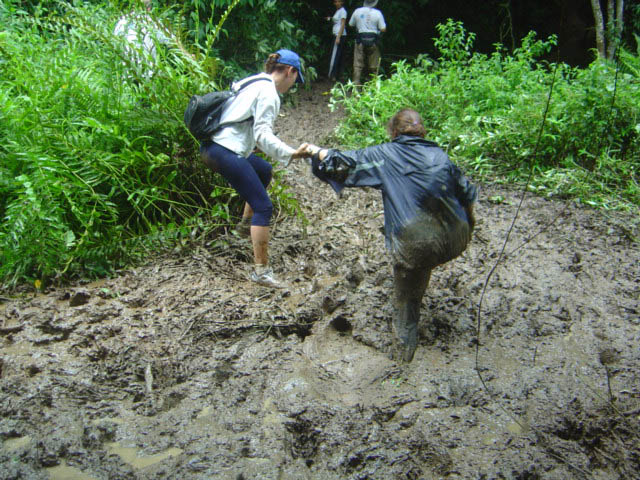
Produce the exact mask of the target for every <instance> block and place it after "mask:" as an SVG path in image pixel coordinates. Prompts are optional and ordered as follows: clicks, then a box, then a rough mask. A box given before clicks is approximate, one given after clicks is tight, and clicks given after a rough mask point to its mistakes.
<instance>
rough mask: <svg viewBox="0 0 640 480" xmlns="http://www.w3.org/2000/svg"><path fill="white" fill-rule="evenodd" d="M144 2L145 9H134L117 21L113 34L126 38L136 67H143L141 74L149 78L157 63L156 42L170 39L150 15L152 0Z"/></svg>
mask: <svg viewBox="0 0 640 480" xmlns="http://www.w3.org/2000/svg"><path fill="white" fill-rule="evenodd" d="M142 3H143V5H144V9H145V11H141V12H136V11H132V12H130V13H128V14H126V15H123V16H122V17H121V18H120V20H118V23H116V26H115V27H114V29H113V34H114V35H117V36H122V37H123V38H124V39H125V40H126V42H127V44H128V46H127V47H126V53H127V55H128V57H129V58H130V59H131V61H132V63H133V64H134V65H135V67H136V68H141V69H142V72H141V75H140V76H141V77H142V78H144V79H148V78H150V77H151V75H152V74H153V71H154V68H155V64H156V57H157V50H156V44H167V43H169V39H168V38H167V36H166V35H165V34H164V33H163V32H162V30H161V29H160V28H159V27H158V25H156V24H155V22H154V20H153V18H152V17H151V15H150V12H151V0H143V2H142Z"/></svg>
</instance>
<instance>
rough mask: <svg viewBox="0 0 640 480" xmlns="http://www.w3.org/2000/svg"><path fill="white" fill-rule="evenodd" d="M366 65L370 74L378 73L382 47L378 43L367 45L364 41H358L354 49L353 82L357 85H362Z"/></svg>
mask: <svg viewBox="0 0 640 480" xmlns="http://www.w3.org/2000/svg"><path fill="white" fill-rule="evenodd" d="M365 66H366V67H367V69H368V71H369V74H370V75H377V74H378V68H380V49H379V48H378V46H377V45H371V46H365V45H363V44H362V43H356V46H355V48H354V50H353V83H355V84H356V85H361V81H362V73H363V70H364V68H365Z"/></svg>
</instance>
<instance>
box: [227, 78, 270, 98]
mask: <svg viewBox="0 0 640 480" xmlns="http://www.w3.org/2000/svg"><path fill="white" fill-rule="evenodd" d="M261 80H265V81H269V82H271V81H272V80H271V79H270V78H264V77H258V78H252V79H250V80H247V81H246V82H244V83H243V84H242V85H240V86H239V87H238V88H237V89H236V90H233V89H230V90H232V91H233V92H234V93H236V94H237V93H238V92H240V90H242V89H243V88H244V87H248V86H249V85H251V84H252V83H256V82H259V81H261Z"/></svg>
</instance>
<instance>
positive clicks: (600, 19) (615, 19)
mask: <svg viewBox="0 0 640 480" xmlns="http://www.w3.org/2000/svg"><path fill="white" fill-rule="evenodd" d="M591 9H592V10H593V18H594V21H595V30H596V46H597V48H598V57H600V58H606V59H608V60H613V58H614V57H615V55H616V50H617V48H618V45H619V44H620V39H621V38H622V27H623V25H624V24H623V12H624V0H607V17H606V21H605V17H604V15H603V12H602V5H601V1H600V0H591Z"/></svg>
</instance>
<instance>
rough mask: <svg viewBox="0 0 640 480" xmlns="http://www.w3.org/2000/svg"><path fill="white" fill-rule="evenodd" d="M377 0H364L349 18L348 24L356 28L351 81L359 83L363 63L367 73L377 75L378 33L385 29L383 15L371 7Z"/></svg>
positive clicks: (378, 60) (378, 62) (378, 57)
mask: <svg viewBox="0 0 640 480" xmlns="http://www.w3.org/2000/svg"><path fill="white" fill-rule="evenodd" d="M377 4H378V0H364V5H363V6H362V7H360V8H356V10H355V11H354V12H353V15H351V19H350V20H349V26H350V27H355V28H356V46H355V48H354V51H353V83H355V84H356V85H360V84H361V83H360V82H361V79H362V72H363V70H364V67H365V65H366V66H367V68H368V71H369V74H371V75H377V74H378V68H380V49H379V48H378V41H379V40H380V34H381V33H384V32H386V31H387V25H386V23H385V22H384V16H383V15H382V12H380V10H378V9H376V8H373V7H375V6H376V5H377Z"/></svg>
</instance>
